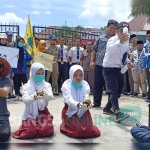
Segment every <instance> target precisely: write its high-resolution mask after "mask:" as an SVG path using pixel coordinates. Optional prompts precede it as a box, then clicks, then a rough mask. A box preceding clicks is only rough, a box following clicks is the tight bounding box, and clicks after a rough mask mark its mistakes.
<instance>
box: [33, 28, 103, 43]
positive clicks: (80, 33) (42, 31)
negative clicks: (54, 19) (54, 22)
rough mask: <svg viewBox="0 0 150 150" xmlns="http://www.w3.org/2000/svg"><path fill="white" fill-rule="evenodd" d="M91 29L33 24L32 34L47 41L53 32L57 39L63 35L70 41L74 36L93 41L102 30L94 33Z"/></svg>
mask: <svg viewBox="0 0 150 150" xmlns="http://www.w3.org/2000/svg"><path fill="white" fill-rule="evenodd" d="M92 30H93V29H92V28H88V30H85V29H84V28H83V29H80V30H76V29H75V28H71V27H67V26H62V27H58V26H50V27H46V26H45V27H42V26H33V36H34V37H37V38H39V39H42V40H46V41H49V36H50V35H51V34H55V36H56V37H57V39H59V37H60V36H64V37H65V40H66V41H67V40H68V39H72V41H74V40H75V39H76V38H80V40H81V41H86V40H93V41H95V40H96V39H97V38H98V36H100V35H101V34H102V31H100V32H97V33H94V32H92Z"/></svg>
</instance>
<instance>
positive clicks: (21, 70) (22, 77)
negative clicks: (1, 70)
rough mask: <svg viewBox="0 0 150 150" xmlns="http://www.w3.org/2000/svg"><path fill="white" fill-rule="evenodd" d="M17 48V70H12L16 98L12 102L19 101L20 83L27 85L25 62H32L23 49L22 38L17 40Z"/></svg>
mask: <svg viewBox="0 0 150 150" xmlns="http://www.w3.org/2000/svg"><path fill="white" fill-rule="evenodd" d="M17 48H18V49H19V57H18V64H17V68H12V70H13V73H14V78H13V79H14V89H15V95H16V98H15V99H14V100H19V96H21V95H22V94H21V93H20V86H21V83H23V84H25V83H27V62H29V61H31V60H32V56H30V55H29V54H28V52H27V50H26V48H25V42H24V39H23V38H18V39H17Z"/></svg>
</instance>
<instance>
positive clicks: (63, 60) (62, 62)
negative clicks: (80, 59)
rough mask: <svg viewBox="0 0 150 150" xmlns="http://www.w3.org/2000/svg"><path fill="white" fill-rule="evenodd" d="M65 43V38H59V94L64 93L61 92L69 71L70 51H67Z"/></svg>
mask: <svg viewBox="0 0 150 150" xmlns="http://www.w3.org/2000/svg"><path fill="white" fill-rule="evenodd" d="M64 43H65V37H64V36H61V37H60V38H59V45H58V48H59V54H58V58H59V59H58V70H59V71H58V72H59V77H58V92H59V93H62V92H61V87H62V84H63V82H64V81H65V80H67V71H68V70H67V69H68V66H67V61H68V60H67V57H68V51H67V46H66V45H64Z"/></svg>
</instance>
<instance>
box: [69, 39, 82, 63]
mask: <svg viewBox="0 0 150 150" xmlns="http://www.w3.org/2000/svg"><path fill="white" fill-rule="evenodd" d="M82 51H83V49H82V48H81V47H80V39H79V38H76V39H75V47H72V48H71V50H70V51H69V61H70V62H71V63H72V65H76V64H78V65H80V58H81V56H82Z"/></svg>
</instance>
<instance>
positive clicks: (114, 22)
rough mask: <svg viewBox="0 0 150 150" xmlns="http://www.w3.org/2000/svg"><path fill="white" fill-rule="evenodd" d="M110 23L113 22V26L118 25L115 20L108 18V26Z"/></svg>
mask: <svg viewBox="0 0 150 150" xmlns="http://www.w3.org/2000/svg"><path fill="white" fill-rule="evenodd" d="M111 24H114V25H115V26H118V22H117V21H116V20H112V19H111V20H109V21H108V23H107V26H110V25H111Z"/></svg>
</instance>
